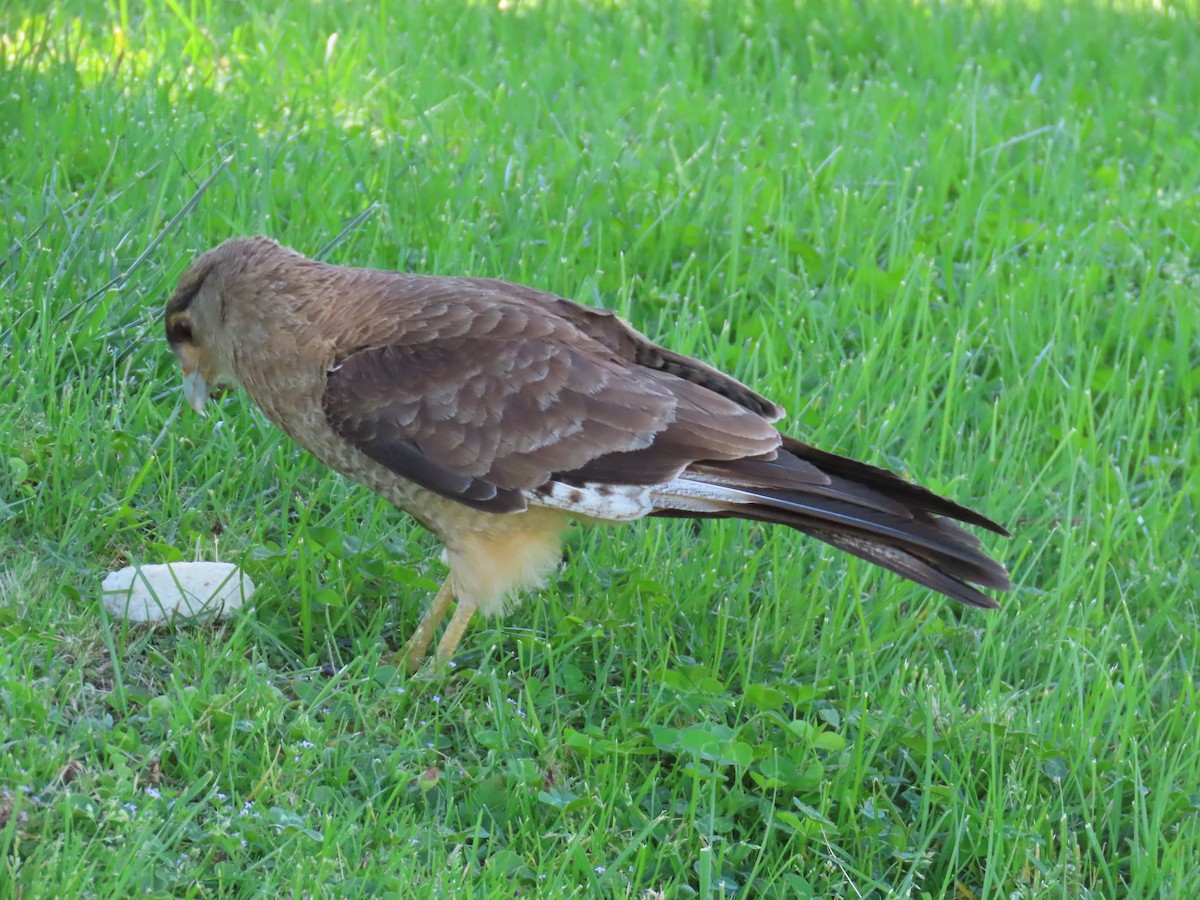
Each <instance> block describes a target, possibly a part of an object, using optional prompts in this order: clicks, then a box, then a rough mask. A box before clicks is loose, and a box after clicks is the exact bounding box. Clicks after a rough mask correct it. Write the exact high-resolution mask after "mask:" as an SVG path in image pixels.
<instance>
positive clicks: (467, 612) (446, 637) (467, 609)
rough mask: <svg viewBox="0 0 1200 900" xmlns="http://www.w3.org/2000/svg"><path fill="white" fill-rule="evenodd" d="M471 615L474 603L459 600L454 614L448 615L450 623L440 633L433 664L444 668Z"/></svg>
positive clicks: (473, 613)
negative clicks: (440, 636)
mask: <svg viewBox="0 0 1200 900" xmlns="http://www.w3.org/2000/svg"><path fill="white" fill-rule="evenodd" d="M473 615H475V604H474V603H470V602H468V601H466V600H459V601H458V606H456V607H454V615H453V616H451V617H450V623H449V624H448V625H447V626H446V630H445V632H443V634H442V640H441V641H440V642H439V643H438V647H437V653H435V654H434V657H433V662H434V665H436V666H437V667H438V668H439V669H441V668H444V667H445V665H446V663H448V662H450V657H452V656H453V655H454V651H455V650H457V649H458V642H459V641H461V640H462V636H463V632H465V631H466V630H467V623H468V622H470V621H471V616H473Z"/></svg>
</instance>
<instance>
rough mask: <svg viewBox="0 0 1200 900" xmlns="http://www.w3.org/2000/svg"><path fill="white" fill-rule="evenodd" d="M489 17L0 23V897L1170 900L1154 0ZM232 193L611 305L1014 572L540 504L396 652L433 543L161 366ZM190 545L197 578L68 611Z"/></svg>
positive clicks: (1172, 20)
mask: <svg viewBox="0 0 1200 900" xmlns="http://www.w3.org/2000/svg"><path fill="white" fill-rule="evenodd" d="M512 5H513V7H514V8H513V9H507V10H501V9H498V8H497V7H496V5H495V4H488V5H483V4H479V5H473V6H465V7H464V6H460V5H458V4H453V3H445V4H435V3H432V2H430V3H415V2H414V3H407V4H393V5H391V6H395V7H396V8H395V9H392V10H390V11H386V12H381V11H379V10H373V9H370V8H368V6H367V4H364V3H350V2H325V3H319V4H309V3H301V2H292V3H284V4H265V3H264V4H252V3H245V4H240V3H220V4H217V3H205V2H200V0H194V2H186V3H178V2H174V0H165V2H163V0H152V2H148V3H146V4H145V5H144V7H143V6H142V5H141V4H125V3H124V2H121V3H117V4H110V5H109V6H108V7H107V8H106V9H103V11H101V9H100V4H92V3H84V2H82V0H79V2H77V3H74V4H72V3H64V4H45V3H37V4H29V7H30V8H29V9H27V10H24V11H23V10H18V9H13V8H11V6H6V7H5V8H4V10H3V11H2V12H0V33H2V34H3V38H2V44H0V143H2V145H3V152H2V153H0V229H2V235H0V236H2V238H3V244H2V245H0V253H2V254H3V256H2V257H0V262H2V267H0V894H3V895H4V896H18V897H42V896H78V895H91V896H125V895H131V894H134V893H137V894H146V895H150V896H202V895H217V894H229V895H235V896H264V897H268V896H279V895H285V894H290V895H295V896H372V895H389V894H390V895H394V896H433V895H438V896H451V895H453V896H466V895H478V896H488V897H493V896H496V897H503V896H512V895H513V894H523V895H529V896H547V897H558V896H596V895H601V896H629V897H654V896H659V895H660V894H659V893H658V892H661V895H662V896H666V897H688V896H695V895H701V896H709V895H713V894H717V895H719V894H721V893H722V892H724V893H727V894H728V893H737V894H738V895H739V896H746V897H751V896H754V897H759V896H771V895H774V896H779V897H785V896H786V897H795V896H844V897H889V896H907V895H914V896H932V897H942V896H951V897H956V898H983V897H1118V896H1128V897H1158V896H1161V897H1189V896H1197V895H1200V874H1198V869H1200V867H1198V866H1197V860H1200V741H1198V740H1197V734H1198V733H1200V721H1198V717H1200V696H1198V693H1197V684H1196V673H1197V671H1200V647H1198V635H1200V604H1198V602H1197V596H1198V594H1200V575H1198V574H1197V566H1196V558H1197V556H1198V555H1200V539H1198V537H1197V534H1198V532H1200V527H1198V526H1200V521H1198V517H1197V498H1198V497H1200V476H1198V475H1197V473H1198V472H1200V439H1198V437H1197V435H1198V433H1200V412H1198V410H1200V399H1198V398H1200V300H1198V299H1197V298H1198V297H1200V243H1198V242H1200V229H1198V227H1197V226H1198V223H1200V189H1198V187H1197V185H1200V154H1197V152H1196V140H1197V135H1198V134H1200V131H1198V129H1200V120H1198V119H1197V113H1196V110H1197V109H1200V26H1197V24H1196V23H1197V10H1196V9H1195V8H1194V6H1177V5H1170V4H1166V5H1165V9H1164V8H1162V7H1163V6H1164V5H1163V4H1155V6H1158V7H1160V8H1158V9H1155V8H1152V7H1151V6H1150V5H1149V4H1146V5H1143V4H1135V3H1108V4H1103V5H1097V6H1093V5H1091V4H1088V3H1070V4H1067V5H1065V6H1059V5H1058V4H1053V3H1046V4H1037V3H1031V4H1029V5H1025V4H992V5H981V6H978V7H976V6H972V5H958V4H947V5H922V4H912V3H908V2H892V0H881V2H878V3H852V2H840V3H832V4H822V3H811V4H802V5H799V6H795V5H793V4H791V3H784V2H775V0H764V2H762V3H753V4H752V3H747V2H735V0H729V2H725V0H720V2H718V0H711V2H696V3H690V4H688V3H666V2H663V3H651V2H628V3H620V4H615V3H583V2H567V0H561V2H547V3H545V4H524V3H519V2H514V3H513V4H512ZM212 176H215V177H212ZM210 177H211V180H209V179H210ZM189 201H194V202H192V203H189ZM367 210H370V214H369V215H368V216H367V218H366V219H365V220H363V221H362V222H360V223H358V224H357V225H355V226H354V227H352V228H349V229H347V226H348V224H349V223H351V222H352V220H354V219H355V217H357V216H360V214H362V213H364V211H367ZM344 231H345V234H343V232H344ZM259 232H261V233H266V234H269V235H272V236H274V237H276V238H278V239H279V240H281V241H283V242H284V243H287V244H290V245H292V246H294V247H296V248H297V249H300V250H301V251H304V252H307V253H309V254H312V253H316V252H317V251H318V250H320V249H321V248H323V247H325V246H326V245H327V244H329V243H330V242H331V241H334V239H335V238H337V237H338V236H339V235H341V236H342V237H343V238H344V239H343V240H342V242H341V243H339V244H337V245H336V246H335V247H333V248H332V249H330V250H329V251H328V253H327V258H328V259H329V260H331V261H334V262H340V263H346V264H357V265H373V266H380V267H391V268H403V269H411V270H415V271H422V272H437V273H454V274H463V273H470V274H474V275H483V276H493V277H503V278H508V279H511V280H517V281H524V282H527V283H530V284H533V285H536V286H538V287H541V288H545V289H549V290H553V291H556V292H559V293H561V294H564V295H567V296H570V297H574V298H576V299H579V300H582V301H585V302H592V303H598V304H601V305H605V306H609V307H611V308H615V309H618V310H620V311H621V312H622V314H624V315H625V316H627V317H628V318H630V319H631V320H632V321H633V322H634V323H635V324H637V325H638V326H639V327H641V328H642V329H643V330H645V331H646V332H647V333H649V334H650V335H652V336H654V337H655V338H657V339H660V340H662V341H663V342H665V343H667V344H669V345H671V346H673V347H675V348H677V349H680V350H683V351H687V352H693V353H696V354H698V355H701V356H703V357H704V358H706V359H708V360H710V361H711V362H713V363H715V364H717V365H719V366H721V367H723V368H726V369H729V370H731V371H733V372H736V373H737V374H738V375H740V376H741V377H743V378H744V379H745V380H747V381H749V382H750V383H752V384H754V385H755V386H757V387H759V388H760V389H762V390H763V391H764V392H766V393H768V394H769V395H770V396H772V397H774V398H775V399H777V400H779V401H780V402H782V403H784V404H785V405H787V406H788V407H789V409H790V410H791V412H792V415H791V416H790V417H789V419H788V420H787V422H786V425H787V427H788V428H790V429H791V430H792V431H793V432H795V433H798V434H801V435H804V436H805V437H807V438H808V439H811V440H813V441H814V442H816V443H818V444H820V445H822V446H826V447H828V448H830V449H836V450H840V451H842V452H846V453H850V454H853V455H857V456H859V457H861V458H866V459H868V460H870V461H873V462H876V463H880V464H885V465H889V466H892V467H895V468H897V469H899V470H902V471H903V472H905V473H907V474H909V475H911V476H912V477H914V478H918V479H919V480H921V481H922V482H924V483H926V484H927V485H929V486H930V487H932V488H935V489H937V490H940V491H944V492H947V493H949V494H951V495H952V496H954V497H955V498H957V499H959V500H961V501H962V502H965V503H968V504H973V505H977V506H978V507H980V508H982V509H983V510H984V511H985V512H986V513H988V514H989V515H991V516H993V517H995V518H997V519H998V520H1000V521H1001V522H1004V523H1007V524H1008V525H1009V526H1010V527H1011V528H1012V530H1013V531H1014V534H1015V536H1014V538H1013V540H1012V541H1009V542H1005V541H1002V540H999V539H996V540H989V541H988V544H989V546H990V547H991V548H992V549H993V550H994V551H995V552H996V553H997V554H999V555H1001V556H1002V557H1003V558H1004V559H1006V561H1007V562H1008V563H1009V564H1010V565H1011V568H1012V570H1013V572H1014V580H1015V582H1016V584H1017V589H1016V590H1015V591H1014V592H1013V593H1012V594H1011V595H1009V596H1007V597H1006V598H1005V607H1004V609H1003V610H1002V611H1000V612H999V613H995V614H987V613H980V612H977V611H970V610H964V609H962V608H959V607H957V606H955V605H953V604H952V603H950V602H949V601H946V600H943V599H941V598H939V597H936V596H933V595H931V594H930V593H929V592H927V591H924V590H922V589H919V588H917V587H915V586H913V585H910V584H908V583H905V582H902V581H901V580H899V579H897V578H894V577H892V576H890V575H888V574H886V573H881V572H880V571H878V570H876V569H874V568H872V567H870V566H867V565H866V564H861V563H859V562H857V561H855V560H850V559H847V558H845V557H843V556H841V555H839V554H836V553H835V552H834V551H832V550H827V549H823V548H821V547H819V546H817V545H815V544H814V543H812V542H809V541H805V540H803V539H801V537H800V536H799V535H796V534H794V533H785V532H784V531H783V530H770V529H763V528H758V527H752V526H749V525H746V524H744V523H718V524H706V525H704V526H703V527H698V528H693V527H690V526H689V525H688V524H687V523H681V522H667V523H662V522H655V523H649V524H644V525H638V526H636V527H632V528H626V529H621V530H612V531H600V530H595V529H593V530H585V531H580V532H579V533H578V534H577V535H576V536H575V537H574V538H573V539H572V541H571V544H570V546H569V548H568V555H569V565H568V566H566V567H565V568H564V570H563V572H562V574H561V576H559V577H558V578H557V579H556V580H555V581H554V582H553V583H552V584H551V585H549V587H548V589H547V590H546V591H544V592H543V593H541V594H539V595H537V596H535V597H531V598H528V599H527V601H526V602H525V603H524V605H523V606H521V607H520V608H519V609H518V610H516V611H515V612H513V613H512V614H511V615H510V616H509V617H508V618H507V619H506V620H505V621H504V622H503V623H502V624H500V625H497V624H496V623H494V622H489V623H481V624H480V625H477V626H476V627H474V628H473V629H472V630H471V631H470V632H469V633H468V636H467V639H466V640H465V641H464V643H463V648H462V652H461V654H460V656H459V658H458V665H457V667H456V668H455V670H454V671H453V672H452V673H450V674H449V675H448V676H447V677H446V678H445V679H444V680H442V681H440V682H432V683H430V682H412V681H408V680H406V679H405V678H403V677H402V676H401V675H400V674H399V673H398V672H397V671H396V670H395V669H394V668H393V667H392V665H391V662H390V659H389V653H390V652H391V650H393V649H395V648H396V647H397V646H398V645H399V644H400V642H401V641H402V640H403V638H404V636H405V634H406V633H407V632H408V630H409V629H411V628H412V627H413V626H414V625H415V623H416V621H417V618H418V616H419V614H420V611H421V608H422V604H423V603H424V602H426V601H427V599H428V598H429V597H430V595H431V593H432V591H433V589H434V588H435V587H436V584H437V582H438V580H439V579H440V577H441V575H442V568H441V566H440V564H439V563H438V562H437V555H436V545H435V544H434V542H433V541H432V540H431V539H430V538H429V536H428V535H425V534H423V533H422V532H421V531H420V530H419V529H418V528H416V527H415V526H414V525H412V524H411V523H410V522H409V521H408V520H407V519H406V518H405V517H404V516H402V515H400V514H398V513H395V512H394V511H392V510H391V509H390V508H389V507H387V505H386V504H384V503H383V502H382V501H379V500H376V499H375V498H374V497H372V496H370V495H368V494H366V493H365V492H364V491H363V490H361V489H360V488H358V487H357V486H355V485H353V484H350V483H347V482H345V481H344V480H341V479H339V478H338V477H336V476H333V475H331V474H330V473H329V472H327V471H325V470H323V469H322V467H321V466H319V465H318V464H316V463H315V462H314V461H313V460H311V459H309V458H307V457H305V456H303V455H301V454H300V453H299V452H297V451H296V450H295V449H294V448H293V447H292V446H291V445H290V444H288V442H287V441H286V440H285V439H283V438H282V437H281V436H280V435H279V434H278V433H276V432H275V431H273V430H272V429H271V428H270V427H269V426H268V424H267V423H266V421H265V420H264V419H263V418H262V417H261V416H260V415H259V414H258V413H257V412H256V411H255V410H254V409H253V408H252V407H251V405H250V404H249V402H248V401H247V400H246V399H245V398H244V397H242V396H238V395H229V396H227V397H225V398H223V399H222V400H221V401H220V402H219V404H218V406H217V409H216V410H215V411H214V412H215V414H212V413H210V416H209V418H207V419H200V418H198V417H195V416H193V415H191V413H190V410H187V408H186V406H184V405H183V404H182V403H181V398H180V394H179V390H178V373H177V371H176V366H175V363H174V360H173V358H172V357H171V355H170V353H169V352H168V349H167V346H166V343H165V341H164V340H163V338H162V334H161V324H160V320H159V316H160V313H161V308H162V304H163V302H164V301H165V298H166V296H167V294H168V293H169V292H170V290H171V288H172V286H173V284H174V281H175V279H176V278H177V277H178V275H179V274H180V272H181V271H182V269H183V268H184V266H185V265H186V264H187V262H188V261H189V259H190V258H192V257H193V255H194V254H195V253H197V252H199V251H200V250H202V249H205V248H207V247H209V246H211V245H213V244H215V243H218V242H219V241H221V240H223V239H225V238H226V237H228V236H230V235H234V234H250V233H259ZM218 533H219V534H218ZM196 554H199V555H200V556H202V557H204V558H221V559H225V560H233V561H237V562H240V563H242V564H243V565H244V566H245V567H246V568H247V569H248V570H249V571H250V572H251V574H252V576H253V577H254V578H255V579H256V580H257V581H258V582H259V584H260V585H261V589H260V593H259V595H258V597H257V598H256V605H255V608H254V609H253V611H252V612H250V613H249V614H246V615H242V616H240V617H237V618H236V619H234V620H232V621H231V622H229V623H227V624H224V625H219V626H202V625H193V626H186V627H184V626H180V627H174V628H160V629H158V630H155V631H147V630H143V629H140V628H136V627H132V626H129V625H126V624H123V623H121V622H118V621H112V620H111V619H109V618H108V617H107V616H106V614H105V613H104V611H103V609H102V608H101V606H100V604H99V603H98V590H99V582H100V579H101V578H102V576H103V574H104V573H105V572H106V571H108V570H109V569H110V568H117V567H120V566H122V565H125V564H126V563H127V562H130V561H137V562H143V563H147V562H161V561H164V560H166V559H170V558H180V557H182V558H192V557H193V556H194V555H196ZM330 671H336V674H334V675H329V674H328V672H330Z"/></svg>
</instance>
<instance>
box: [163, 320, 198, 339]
mask: <svg viewBox="0 0 1200 900" xmlns="http://www.w3.org/2000/svg"><path fill="white" fill-rule="evenodd" d="M167 340H169V341H170V342H171V343H172V344H190V343H192V320H191V319H185V318H183V317H180V318H178V319H175V320H174V321H173V322H172V323H171V326H170V328H169V329H168V330H167Z"/></svg>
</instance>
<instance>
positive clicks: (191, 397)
mask: <svg viewBox="0 0 1200 900" xmlns="http://www.w3.org/2000/svg"><path fill="white" fill-rule="evenodd" d="M183 396H184V397H186V398H187V402H188V405H189V406H191V408H192V409H194V410H195V411H196V412H198V413H199V414H200V415H204V404H205V403H206V402H207V401H208V382H206V381H205V380H204V376H203V375H201V374H200V373H199V371H197V370H195V369H193V370H192V371H190V372H184V374H183Z"/></svg>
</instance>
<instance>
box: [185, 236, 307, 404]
mask: <svg viewBox="0 0 1200 900" xmlns="http://www.w3.org/2000/svg"><path fill="white" fill-rule="evenodd" d="M298 256H299V255H298V254H296V253H295V252H294V251H291V250H288V249H286V248H284V247H281V246H280V245H279V244H277V243H275V242H274V241H272V240H269V239H267V238H262V237H254V238H233V239H231V240H228V241H226V242H225V243H223V244H221V245H220V246H219V247H216V248H214V249H212V250H210V251H208V252H207V253H205V254H204V255H203V256H201V257H199V258H198V259H196V260H195V262H193V263H192V264H191V265H190V266H188V268H187V271H185V272H184V273H183V276H182V277H181V278H180V279H179V284H178V286H177V287H176V288H175V292H174V293H173V294H172V295H171V298H170V299H169V300H168V301H167V308H166V313H165V315H164V317H163V322H164V325H165V326H166V332H167V341H168V343H170V345H171V349H172V350H173V351H174V352H175V356H176V358H178V360H179V365H180V367H181V368H182V369H183V392H184V396H185V397H186V398H187V401H188V403H189V404H191V406H192V408H193V409H194V410H196V412H198V413H200V414H201V415H203V413H204V404H205V401H207V400H208V392H209V389H210V388H212V387H215V386H218V385H227V384H235V383H237V381H238V378H237V365H236V362H237V360H236V350H237V347H239V346H241V347H247V346H248V347H253V346H254V345H255V344H256V343H259V342H260V341H261V338H262V337H263V335H258V334H256V333H254V332H256V331H258V330H261V328H262V326H261V324H259V323H258V322H257V321H255V323H254V324H251V322H250V321H249V319H250V318H253V317H247V315H246V313H247V312H248V311H250V310H252V309H253V308H254V307H255V306H257V305H258V303H259V302H260V299H261V298H260V296H259V295H260V294H262V293H263V285H264V284H267V283H269V281H270V279H269V277H268V276H269V274H270V273H271V271H272V269H273V268H275V267H276V265H278V263H279V262H281V261H283V260H285V259H287V258H290V257H298Z"/></svg>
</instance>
